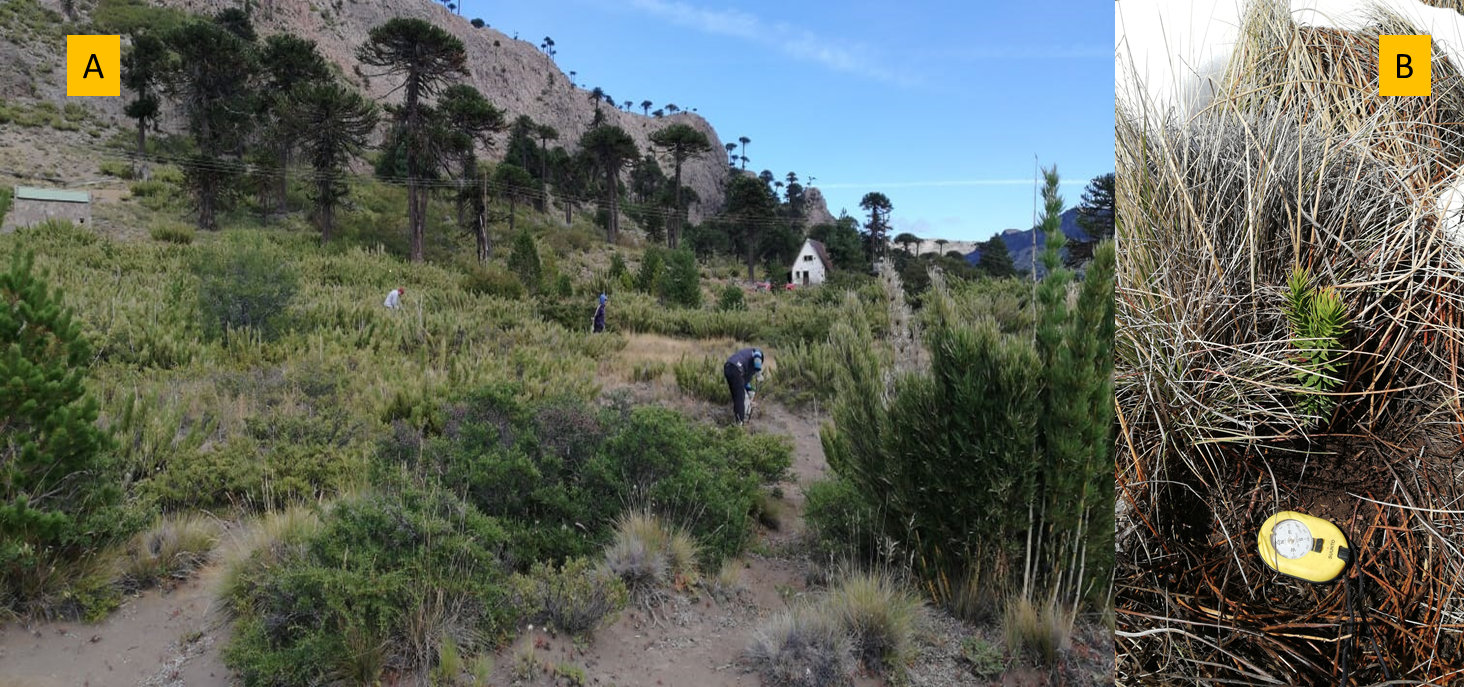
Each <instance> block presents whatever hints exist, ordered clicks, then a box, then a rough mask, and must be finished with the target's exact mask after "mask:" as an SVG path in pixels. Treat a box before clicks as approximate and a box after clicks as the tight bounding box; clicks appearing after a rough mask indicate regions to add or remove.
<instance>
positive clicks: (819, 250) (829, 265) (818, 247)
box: [799, 239, 834, 272]
mask: <svg viewBox="0 0 1464 687" xmlns="http://www.w3.org/2000/svg"><path fill="white" fill-rule="evenodd" d="M806 243H808V244H809V245H812V246H813V252H814V254H815V255H817V256H818V261H819V262H821V263H823V268H824V272H832V271H834V262H833V261H832V260H829V251H828V249H827V248H824V245H823V244H822V243H820V242H818V241H815V240H813V239H808V240H807V242H806ZM799 252H800V253H802V251H799Z"/></svg>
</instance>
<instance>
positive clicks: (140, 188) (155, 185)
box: [130, 179, 169, 198]
mask: <svg viewBox="0 0 1464 687" xmlns="http://www.w3.org/2000/svg"><path fill="white" fill-rule="evenodd" d="M168 189H169V185H168V184H167V183H165V182H162V181H158V180H157V179H149V180H147V181H137V182H133V184H132V186H131V188H130V190H131V193H132V196H133V197H134V198H148V197H151V196H158V195H162V194H165V193H167V192H168Z"/></svg>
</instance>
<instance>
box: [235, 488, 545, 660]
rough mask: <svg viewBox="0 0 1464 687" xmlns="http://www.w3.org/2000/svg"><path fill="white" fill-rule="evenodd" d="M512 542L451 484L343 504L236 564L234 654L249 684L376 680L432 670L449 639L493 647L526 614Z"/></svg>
mask: <svg viewBox="0 0 1464 687" xmlns="http://www.w3.org/2000/svg"><path fill="white" fill-rule="evenodd" d="M503 543H504V533H503V530H502V529H501V528H500V527H499V526H498V525H497V523H495V522H494V521H493V520H492V519H491V518H486V517H484V516H482V515H481V514H479V513H478V512H477V511H476V510H475V509H473V508H472V507H471V506H469V505H467V504H464V503H463V502H461V501H459V500H457V499H456V498H455V497H453V496H451V495H450V494H447V493H444V492H442V491H436V490H428V491H424V490H421V489H417V488H413V487H404V488H402V489H400V490H399V491H396V492H392V493H382V494H368V495H364V496H360V497H355V498H351V499H348V500H345V501H341V502H338V503H336V504H335V505H334V506H333V507H331V508H330V509H329V510H328V511H327V513H326V514H325V516H324V517H323V518H322V519H321V524H320V525H319V527H318V530H317V531H314V532H310V533H306V534H303V535H302V536H300V538H299V541H298V542H297V543H296V544H295V545H294V546H290V547H287V548H286V549H285V550H283V551H277V552H274V553H272V554H271V555H269V556H259V555H253V556H249V557H246V558H242V559H240V560H239V561H238V562H236V563H235V564H234V566H233V568H232V569H231V570H230V571H229V585H228V587H227V591H226V599H225V600H226V603H227V607H228V609H229V610H230V611H231V612H232V613H233V614H234V616H235V618H236V621H235V625H234V633H233V637H232V639H231V640H230V642H229V645H228V646H227V647H226V648H225V650H224V660H225V663H226V664H227V665H228V666H229V667H230V668H231V669H233V670H234V671H235V672H236V673H237V674H238V676H239V677H240V679H241V680H242V681H243V683H244V684H246V685H274V684H318V683H321V682H323V681H326V680H327V679H328V678H332V677H333V676H342V675H344V676H350V677H351V679H352V680H361V681H364V684H372V683H373V682H375V681H376V679H378V678H379V677H380V676H381V672H382V670H383V669H384V667H385V666H387V665H391V666H394V667H396V668H397V669H398V670H401V671H403V672H417V671H420V672H422V673H429V672H431V671H432V670H433V669H434V668H435V666H436V664H437V662H438V661H439V660H440V656H441V654H442V652H441V651H440V647H441V644H442V641H443V638H444V637H449V636H450V637H454V638H455V639H456V640H457V641H456V643H455V648H457V649H461V650H463V651H465V652H469V653H476V652H478V651H481V650H487V649H490V648H491V647H493V646H495V645H496V644H497V643H498V642H500V641H502V640H503V639H504V638H505V637H506V636H507V635H508V633H509V632H511V631H512V628H513V626H514V624H515V623H516V622H517V620H518V619H517V616H516V614H515V613H514V611H513V609H512V607H511V605H510V604H509V603H507V601H508V592H507V589H506V582H507V577H508V575H507V573H506V571H505V570H503V568H502V567H501V565H500V563H499V562H498V558H497V550H498V548H499V547H500V546H502V544H503Z"/></svg>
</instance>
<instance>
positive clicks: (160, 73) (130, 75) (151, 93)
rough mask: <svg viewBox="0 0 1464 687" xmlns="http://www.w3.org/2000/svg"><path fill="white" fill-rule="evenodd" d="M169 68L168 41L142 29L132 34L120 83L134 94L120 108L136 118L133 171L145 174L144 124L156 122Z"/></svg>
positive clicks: (145, 146) (144, 175)
mask: <svg viewBox="0 0 1464 687" xmlns="http://www.w3.org/2000/svg"><path fill="white" fill-rule="evenodd" d="M167 70H168V44H167V43H166V42H164V41H163V39H162V38H159V37H158V36H157V35H155V34H153V33H150V32H147V31H144V32H142V33H139V34H136V35H134V36H133V37H132V49H131V50H129V51H127V54H126V55H124V56H123V57H122V84H123V85H125V86H127V90H130V91H132V92H133V93H134V94H135V96H136V97H135V98H134V99H133V100H132V101H131V102H129V103H127V107H126V108H125V109H124V110H123V112H124V113H125V114H126V115H127V116H128V117H130V118H132V119H136V120H137V159H136V160H135V161H133V163H132V164H133V168H134V171H135V172H137V173H138V175H139V176H141V177H142V178H143V179H146V178H148V174H147V160H146V156H147V128H148V127H149V126H152V125H153V124H154V123H156V122H157V119H158V112H159V107H160V105H161V103H160V102H159V98H158V93H159V91H160V90H161V89H162V87H163V79H164V78H165V77H166V75H167Z"/></svg>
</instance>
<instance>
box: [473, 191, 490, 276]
mask: <svg viewBox="0 0 1464 687" xmlns="http://www.w3.org/2000/svg"><path fill="white" fill-rule="evenodd" d="M478 188H479V190H480V192H481V195H479V196H478V202H477V203H476V204H475V205H474V207H473V211H474V214H476V215H477V217H476V219H475V221H474V222H473V229H474V230H475V231H476V233H477V236H478V262H488V261H489V260H490V259H492V258H493V244H492V243H491V242H490V240H489V238H488V175H487V173H484V174H483V175H482V176H481V177H480V183H479V185H478Z"/></svg>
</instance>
